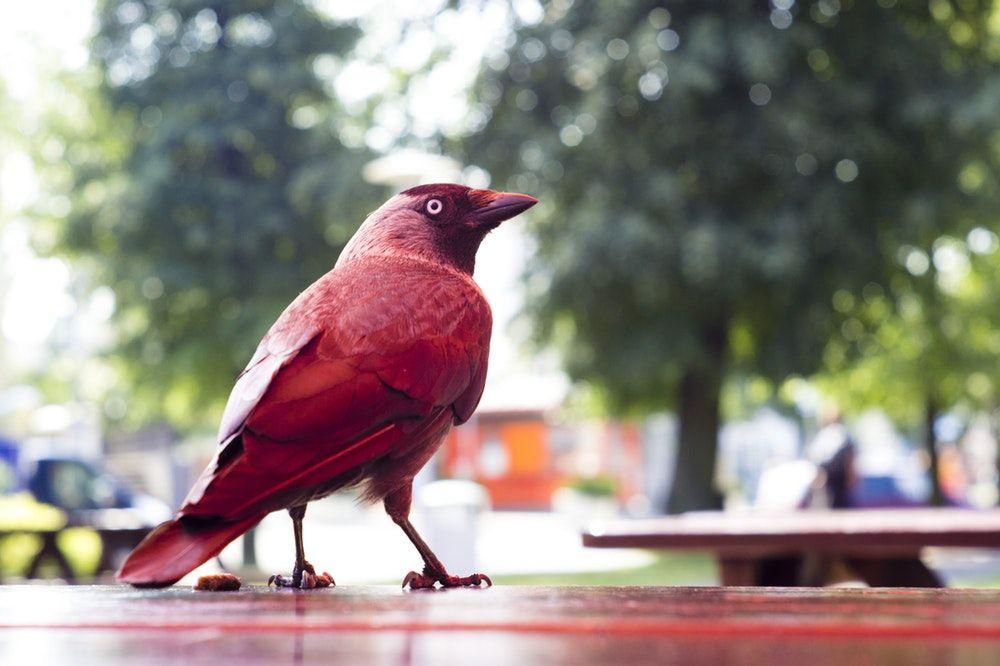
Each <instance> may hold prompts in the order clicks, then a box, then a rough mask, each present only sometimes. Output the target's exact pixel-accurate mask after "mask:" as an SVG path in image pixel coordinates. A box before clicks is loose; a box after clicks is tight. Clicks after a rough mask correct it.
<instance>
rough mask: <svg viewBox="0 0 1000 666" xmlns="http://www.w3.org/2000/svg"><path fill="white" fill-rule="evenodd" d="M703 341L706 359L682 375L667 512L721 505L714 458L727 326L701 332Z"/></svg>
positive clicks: (717, 434) (718, 506)
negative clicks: (674, 456)
mask: <svg viewBox="0 0 1000 666" xmlns="http://www.w3.org/2000/svg"><path fill="white" fill-rule="evenodd" d="M703 341H704V343H705V346H706V348H707V349H708V351H709V354H708V359H707V361H706V362H705V363H703V364H701V365H699V366H696V367H692V368H689V369H688V370H687V371H686V372H685V373H684V375H683V376H682V377H681V382H680V387H679V395H678V405H679V407H678V420H679V431H680V432H679V436H678V446H677V463H676V465H675V467H674V482H673V485H672V486H671V488H670V497H669V498H668V500H667V512H668V513H681V512H683V511H697V510H705V509H719V508H722V496H721V495H720V494H719V492H718V490H716V488H715V458H716V450H717V443H718V438H719V393H720V390H721V388H722V375H723V365H724V361H723V355H724V354H725V341H726V328H725V327H724V326H719V327H714V328H712V329H711V330H709V331H707V332H706V333H705V334H704V336H703Z"/></svg>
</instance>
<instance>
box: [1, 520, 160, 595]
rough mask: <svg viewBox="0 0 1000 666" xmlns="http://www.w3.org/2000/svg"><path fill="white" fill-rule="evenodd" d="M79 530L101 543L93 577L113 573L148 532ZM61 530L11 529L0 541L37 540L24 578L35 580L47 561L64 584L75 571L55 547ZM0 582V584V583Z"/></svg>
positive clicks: (133, 529) (135, 529) (71, 579)
mask: <svg viewBox="0 0 1000 666" xmlns="http://www.w3.org/2000/svg"><path fill="white" fill-rule="evenodd" d="M82 527H87V528H88V529H92V530H93V531H94V532H96V533H97V536H98V538H100V540H101V558H100V560H99V561H98V563H97V568H96V570H95V571H94V575H95V576H100V575H101V574H103V573H110V572H112V571H114V570H115V569H116V568H117V567H118V564H119V560H121V559H122V557H124V555H125V554H127V553H128V552H129V551H130V550H132V549H133V548H135V547H136V546H137V545H138V544H139V542H140V541H142V539H143V537H145V536H146V535H147V534H148V533H149V530H150V528H149V527H93V526H89V525H82ZM64 529H65V528H60V529H52V530H38V529H16V528H13V529H5V530H0V542H2V541H3V540H4V539H5V538H7V537H9V536H13V535H16V534H28V535H31V536H34V537H36V538H38V539H39V541H40V543H41V546H40V548H39V549H38V552H36V553H35V555H34V556H32V558H31V560H30V562H29V563H28V568H27V570H26V571H25V572H24V577H25V578H37V577H38V574H39V572H40V570H41V568H42V565H43V564H44V563H45V562H46V561H48V562H51V563H52V564H54V565H55V567H56V570H57V571H58V576H59V578H62V579H63V580H65V581H68V582H76V581H77V576H76V572H74V571H73V568H72V567H71V566H70V563H69V561H68V560H67V559H66V556H65V555H64V554H63V552H62V550H61V549H60V547H59V535H60V534H62V532H63V530H64ZM0 582H3V581H2V580H0Z"/></svg>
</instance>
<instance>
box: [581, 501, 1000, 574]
mask: <svg viewBox="0 0 1000 666" xmlns="http://www.w3.org/2000/svg"><path fill="white" fill-rule="evenodd" d="M583 543H584V545H586V546H592V547H595V548H623V547H626V548H657V549H669V550H700V551H710V552H713V553H714V554H715V556H716V558H717V560H718V563H719V571H720V577H721V579H722V584H723V585H774V584H777V585H822V584H825V583H826V582H827V580H826V579H825V572H826V571H827V570H828V568H829V567H828V565H829V563H830V562H831V561H838V562H842V563H844V564H845V565H846V566H847V567H848V569H850V570H851V571H852V572H853V573H854V574H856V575H857V576H859V577H860V578H861V579H862V580H864V581H865V582H867V583H868V584H869V585H872V586H876V587H906V586H911V587H941V586H942V581H941V579H940V577H939V576H938V575H937V574H936V573H935V572H933V571H931V570H930V569H929V568H928V567H927V566H926V565H924V564H923V562H922V561H921V559H920V552H921V550H922V549H923V548H925V547H929V546H937V547H962V548H1000V510H973V509H956V508H942V509H895V510H838V511H797V512H791V513H766V512H753V513H751V512H696V513H688V514H682V515H679V516H672V517H666V518H651V519H643V520H616V521H608V522H604V523H598V524H595V525H593V526H592V527H590V528H589V529H588V530H587V531H585V532H584V534H583ZM810 558H811V559H810ZM810 561H811V562H812V563H813V565H815V566H810ZM817 561H818V562H819V564H818V565H816V562H817Z"/></svg>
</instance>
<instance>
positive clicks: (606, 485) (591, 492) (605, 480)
mask: <svg viewBox="0 0 1000 666" xmlns="http://www.w3.org/2000/svg"><path fill="white" fill-rule="evenodd" d="M566 487H567V488H572V489H573V490H575V491H577V492H578V493H580V494H582V495H587V496H588V497H614V496H615V492H616V491H617V489H618V483H617V482H616V481H615V479H614V477H611V476H581V477H577V478H574V479H570V480H569V481H568V482H567V483H566Z"/></svg>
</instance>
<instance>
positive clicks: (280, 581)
mask: <svg viewBox="0 0 1000 666" xmlns="http://www.w3.org/2000/svg"><path fill="white" fill-rule="evenodd" d="M271 585H274V586H275V587H292V588H295V589H299V590H312V589H314V588H317V587H336V586H337V583H336V581H334V580H333V576H331V575H330V574H328V573H327V572H325V571H324V572H323V573H321V574H318V573H316V569H314V568H313V565H311V564H309V563H308V562H306V563H305V566H303V567H302V570H301V571H299V570H297V569H293V570H292V575H291V576H288V577H286V576H282V575H281V574H274V575H273V576H271V577H270V578H268V579H267V586H268V587H270V586H271Z"/></svg>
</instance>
